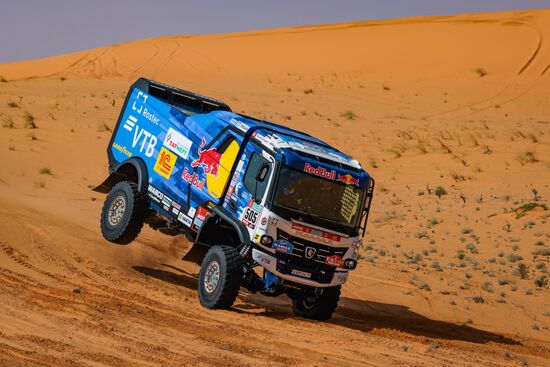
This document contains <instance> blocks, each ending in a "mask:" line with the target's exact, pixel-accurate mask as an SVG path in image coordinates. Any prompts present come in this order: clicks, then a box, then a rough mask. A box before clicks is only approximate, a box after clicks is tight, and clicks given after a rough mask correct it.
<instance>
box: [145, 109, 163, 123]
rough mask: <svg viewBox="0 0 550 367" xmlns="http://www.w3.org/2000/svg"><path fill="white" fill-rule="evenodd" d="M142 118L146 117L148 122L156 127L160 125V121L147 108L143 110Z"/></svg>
mask: <svg viewBox="0 0 550 367" xmlns="http://www.w3.org/2000/svg"><path fill="white" fill-rule="evenodd" d="M141 116H143V117H145V118H146V119H147V120H149V121H151V122H152V123H153V124H155V125H158V124H159V121H160V119H159V118H158V117H157V116H155V114H153V113H152V112H149V111H148V110H147V108H144V109H143V112H142V114H141Z"/></svg>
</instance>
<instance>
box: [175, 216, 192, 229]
mask: <svg viewBox="0 0 550 367" xmlns="http://www.w3.org/2000/svg"><path fill="white" fill-rule="evenodd" d="M178 220H179V221H180V222H182V223H183V224H185V225H186V226H187V227H191V224H192V223H193V220H192V219H191V218H190V217H188V216H187V215H185V214H183V213H179V214H178Z"/></svg>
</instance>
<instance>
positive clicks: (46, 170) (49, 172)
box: [40, 167, 53, 175]
mask: <svg viewBox="0 0 550 367" xmlns="http://www.w3.org/2000/svg"><path fill="white" fill-rule="evenodd" d="M40 174H41V175H53V173H52V170H51V169H49V168H48V167H44V168H41V169H40Z"/></svg>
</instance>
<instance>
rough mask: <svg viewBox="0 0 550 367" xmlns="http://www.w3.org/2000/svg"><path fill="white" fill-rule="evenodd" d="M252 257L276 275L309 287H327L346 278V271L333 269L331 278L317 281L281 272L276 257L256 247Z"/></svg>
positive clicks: (342, 281)
mask: <svg viewBox="0 0 550 367" xmlns="http://www.w3.org/2000/svg"><path fill="white" fill-rule="evenodd" d="M252 258H253V259H254V261H256V262H257V263H258V264H260V265H261V266H263V267H264V268H265V269H267V270H268V271H270V272H271V273H273V274H275V275H277V276H278V277H280V278H282V279H286V280H290V281H292V282H295V283H299V284H304V285H308V286H311V287H318V288H328V287H335V286H338V285H341V284H344V283H345V282H346V281H347V280H348V272H347V271H335V272H334V274H333V275H332V279H331V280H330V281H329V282H317V281H314V280H311V279H308V278H306V277H301V276H297V275H292V274H283V273H282V272H281V271H279V269H278V267H277V261H278V260H277V258H276V257H275V256H273V255H270V254H266V253H265V252H262V251H260V250H258V249H252Z"/></svg>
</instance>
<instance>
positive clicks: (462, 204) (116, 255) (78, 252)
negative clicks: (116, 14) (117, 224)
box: [0, 10, 550, 366]
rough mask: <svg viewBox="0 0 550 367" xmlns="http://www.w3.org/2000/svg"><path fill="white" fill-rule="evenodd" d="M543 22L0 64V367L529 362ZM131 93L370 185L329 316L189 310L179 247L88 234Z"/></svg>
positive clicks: (388, 29)
mask: <svg viewBox="0 0 550 367" xmlns="http://www.w3.org/2000/svg"><path fill="white" fill-rule="evenodd" d="M549 42H550V10H537V11H514V12H500V13H482V14H467V15H457V16H446V17H420V18H409V19H396V20H386V21H368V22H356V23H342V24H330V25H319V26H306V27H293V28H285V29H274V30H266V31H257V32H247V33H234V34H221V35H204V36H201V35H196V36H173V37H162V38H154V39H147V40H142V41H137V42H131V43H125V44H118V45H112V46H108V47H104V48H99V49H94V50H89V51H83V52H78V53H73V54H68V55H61V56H57V57H53V58H48V59H41V60H33V61H26V62H17V63H8V64H0V120H1V123H2V128H0V365H1V366H157V365H163V366H183V365H190V366H191V365H192V366H196V365H204V366H206V365H214V366H263V365H265V366H268V365H269V366H286V365H300V366H303V365H305V366H322V365H336V366H390V365H391V366H411V365H413V366H420V365H421V366H444V365H445V366H480V365H484V366H508V365H510V366H517V365H526V364H529V365H532V366H545V365H546V366H548V365H550V290H549V287H548V282H549V277H550V275H549V270H548V269H550V224H549V219H550V218H549V217H550V210H548V209H549V208H548V207H549V206H550V202H549V199H550V188H549V184H550V43H549ZM140 76H144V77H148V78H152V79H155V80H158V81H161V82H164V83H168V84H172V85H175V86H178V87H180V88H183V89H187V90H191V91H194V92H198V93H201V94H205V95H208V96H211V97H214V98H218V99H221V100H223V101H225V102H226V103H228V104H229V105H230V106H231V107H232V108H233V109H234V111H236V112H240V113H246V114H249V115H252V116H257V117H260V118H265V119H268V120H271V121H274V122H278V123H282V124H285V125H288V126H291V127H293V128H296V129H299V130H302V131H305V132H308V133H310V134H313V135H316V136H318V137H320V138H322V139H324V140H326V141H328V142H329V143H331V144H332V145H334V146H336V147H338V148H340V149H342V150H344V151H346V152H348V153H349V154H351V155H352V156H353V157H354V158H356V159H358V160H359V161H360V162H362V164H363V166H364V167H365V168H366V169H367V170H368V171H369V172H370V173H371V174H372V176H373V177H374V178H375V179H376V182H377V186H376V192H375V197H374V202H373V206H372V210H371V214H370V219H369V227H368V233H367V235H366V236H365V239H364V245H363V250H362V254H361V257H362V260H361V262H360V264H359V266H358V269H357V270H355V271H354V272H353V273H352V274H351V276H350V281H349V282H348V283H347V284H346V285H345V286H344V289H343V297H342V299H341V301H340V305H339V308H338V309H337V311H336V314H335V316H334V318H333V319H332V320H330V321H329V322H325V323H320V322H312V321H307V320H302V319H298V318H295V317H294V316H293V315H292V312H291V309H290V305H289V301H288V299H287V298H286V297H284V296H282V297H279V298H276V299H272V298H265V297H263V296H261V295H251V294H248V293H247V292H244V291H242V292H241V294H240V295H239V297H238V300H237V302H236V304H235V306H234V307H233V309H232V310H228V311H210V310H207V309H204V308H202V307H201V306H200V304H199V301H198V298H197V295H196V290H195V289H196V283H197V281H196V277H197V273H198V267H197V265H195V264H192V263H189V262H187V261H184V260H182V257H183V256H184V255H185V253H186V252H187V250H188V249H189V248H190V243H188V242H187V241H186V240H185V238H183V237H181V236H180V237H168V236H164V235H162V234H160V233H158V232H154V231H153V230H151V229H149V228H146V229H144V231H143V232H142V233H141V235H140V237H139V238H138V240H137V241H136V242H134V243H132V244H131V245H129V246H116V245H113V244H111V243H108V242H107V241H105V240H104V239H103V238H102V237H101V233H100V231H99V213H100V210H101V205H102V202H103V199H104V196H103V195H101V194H98V193H95V192H93V191H91V188H92V187H94V186H95V185H97V184H99V183H100V182H101V181H102V180H103V179H104V178H105V177H106V175H107V157H106V148H107V143H108V140H109V138H110V134H111V131H110V130H111V129H112V128H113V127H114V125H115V121H116V118H117V116H118V113H119V111H120V108H121V105H122V103H123V101H124V97H125V94H126V92H127V90H128V87H129V85H130V84H131V83H132V82H133V81H134V80H135V79H137V78H138V77H140Z"/></svg>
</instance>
